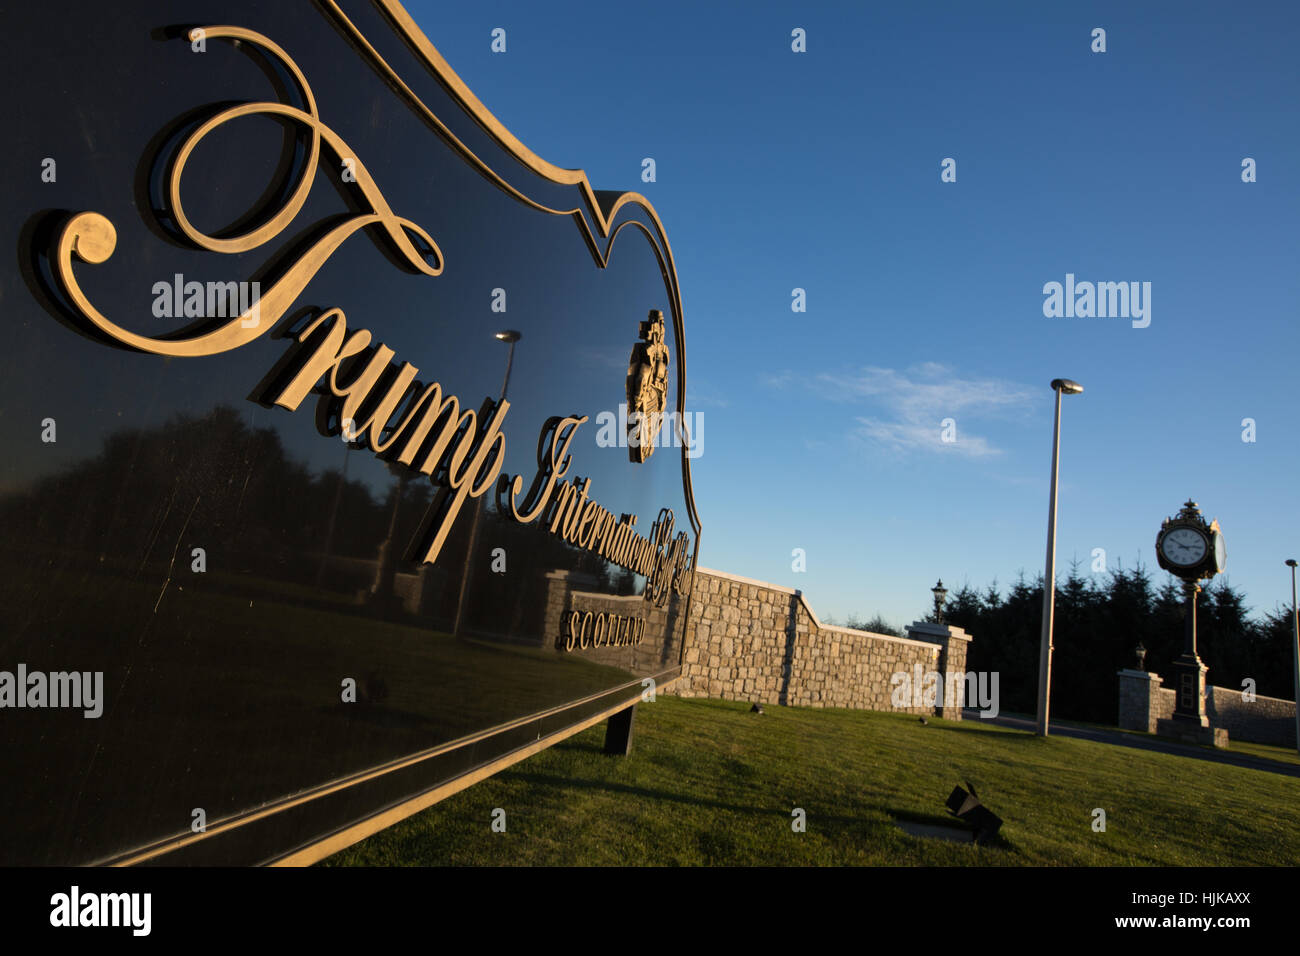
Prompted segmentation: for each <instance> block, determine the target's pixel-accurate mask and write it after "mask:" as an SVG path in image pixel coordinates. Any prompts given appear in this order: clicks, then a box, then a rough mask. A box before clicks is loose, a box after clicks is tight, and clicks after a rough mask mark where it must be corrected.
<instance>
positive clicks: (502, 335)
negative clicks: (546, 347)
mask: <svg viewBox="0 0 1300 956" xmlns="http://www.w3.org/2000/svg"><path fill="white" fill-rule="evenodd" d="M492 337H493V338H495V339H497V340H498V341H501V342H508V343H509V344H510V354H509V355H507V356H506V377H505V379H504V380H503V381H502V382H501V397H500V398H499V399H497V404H498V405H500V404H501V403H502V402H504V401H505V400H506V392H507V391H508V390H509V388H510V369H511V367H512V366H513V365H514V364H515V343H516V342H518V341H519V340H520V339H521V338H523V333H522V332H517V331H515V330H514V329H503V330H502V331H500V332H496V333H494V334H493V336H492ZM482 511H483V499H482V498H475V499H474V517H473V518H472V519H471V521H470V526H469V544H468V545H466V547H465V562H464V566H463V568H462V570H461V574H460V594H458V595H457V597H456V619H455V620H454V621H453V622H452V625H451V633H452V634H454V635H455V636H456V637H460V629H461V624H462V623H463V622H464V619H465V594H466V592H467V591H468V589H469V576H470V570H471V568H470V559H471V558H472V557H473V556H474V546H475V545H476V544H478V524H479V517H480V515H481V513H482Z"/></svg>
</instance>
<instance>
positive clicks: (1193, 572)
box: [1156, 499, 1228, 582]
mask: <svg viewBox="0 0 1300 956" xmlns="http://www.w3.org/2000/svg"><path fill="white" fill-rule="evenodd" d="M1227 557H1228V554H1227V550H1226V549H1225V547H1224V544H1223V533H1222V532H1221V531H1220V530H1219V522H1218V521H1217V520H1215V521H1212V522H1210V523H1208V524H1207V523H1206V521H1205V519H1204V518H1203V517H1201V511H1200V509H1199V508H1198V507H1197V506H1196V502H1195V501H1192V500H1190V499H1189V500H1188V501H1187V503H1186V504H1184V505H1183V510H1182V511H1180V512H1178V514H1176V515H1175V516H1174V517H1172V518H1166V519H1165V520H1164V523H1163V524H1162V525H1161V526H1160V533H1159V534H1158V535H1156V560H1157V561H1158V562H1159V564H1160V567H1162V568H1164V569H1165V570H1166V571H1168V572H1170V573H1171V574H1175V575H1177V576H1178V577H1180V578H1182V579H1183V580H1184V581H1190V582H1195V581H1200V580H1203V579H1205V578H1212V577H1214V576H1215V575H1216V574H1220V573H1222V571H1223V568H1224V565H1225V563H1226V562H1227Z"/></svg>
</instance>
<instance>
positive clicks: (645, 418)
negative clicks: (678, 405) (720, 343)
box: [627, 309, 668, 464]
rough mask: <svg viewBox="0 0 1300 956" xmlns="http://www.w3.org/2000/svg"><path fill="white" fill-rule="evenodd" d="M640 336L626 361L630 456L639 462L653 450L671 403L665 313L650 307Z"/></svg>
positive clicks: (642, 324) (641, 326)
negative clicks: (669, 398) (669, 401)
mask: <svg viewBox="0 0 1300 956" xmlns="http://www.w3.org/2000/svg"><path fill="white" fill-rule="evenodd" d="M640 335H641V339H640V341H638V342H637V343H636V345H634V346H632V357H631V358H630V359H629V360H628V365H627V408H628V416H627V419H628V421H627V445H628V449H627V450H628V457H629V458H630V459H631V460H632V461H633V462H634V463H636V464H640V463H641V462H643V461H645V460H646V459H647V458H649V457H650V456H651V455H652V454H654V450H655V442H656V440H657V439H658V437H659V430H660V429H661V428H662V427H663V423H664V409H665V408H666V407H667V405H668V346H666V345H665V344H664V314H663V313H662V312H660V311H659V310H658V309H652V310H651V311H650V318H649V319H647V320H646V321H645V322H642V323H641V325H640Z"/></svg>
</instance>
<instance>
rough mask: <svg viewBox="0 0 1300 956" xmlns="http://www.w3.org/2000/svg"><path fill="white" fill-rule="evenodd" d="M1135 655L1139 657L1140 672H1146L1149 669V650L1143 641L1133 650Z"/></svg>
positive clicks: (1138, 667) (1138, 666)
mask: <svg viewBox="0 0 1300 956" xmlns="http://www.w3.org/2000/svg"><path fill="white" fill-rule="evenodd" d="M1133 653H1134V654H1136V655H1137V661H1138V663H1137V669H1138V670H1140V671H1144V670H1146V669H1147V649H1146V646H1145V645H1143V643H1142V642H1141V641H1138V646H1137V647H1135V648H1133Z"/></svg>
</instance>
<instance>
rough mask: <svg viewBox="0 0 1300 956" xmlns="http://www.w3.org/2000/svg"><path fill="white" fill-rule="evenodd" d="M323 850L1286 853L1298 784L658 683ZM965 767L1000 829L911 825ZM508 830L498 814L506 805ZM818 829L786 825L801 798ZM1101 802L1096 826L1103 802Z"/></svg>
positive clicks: (1169, 858) (630, 855)
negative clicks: (622, 706)
mask: <svg viewBox="0 0 1300 956" xmlns="http://www.w3.org/2000/svg"><path fill="white" fill-rule="evenodd" d="M638 710H639V712H638V714H637V732H636V740H635V748H634V752H633V754H632V756H630V757H626V758H617V757H608V756H605V755H604V754H602V753H601V745H602V743H603V739H604V733H605V728H604V725H603V724H601V725H597V726H596V727H593V728H591V729H589V730H586V731H584V732H583V733H581V734H578V735H576V736H575V737H572V738H570V739H569V740H567V741H565V742H564V743H562V744H560V745H558V746H556V747H553V748H551V749H550V750H547V751H545V752H543V753H541V754H538V755H536V756H534V757H532V758H530V759H528V760H526V761H524V762H522V763H519V764H516V765H515V766H514V767H512V768H510V769H509V770H506V771H504V772H502V773H500V774H498V775H497V776H495V777H493V778H491V779H489V780H486V781H484V782H483V783H480V784H478V785H477V786H474V787H471V788H470V789H468V790H466V791H464V792H462V793H459V794H457V795H455V796H454V797H451V798H449V799H447V800H444V801H443V802H442V803H439V804H438V805H436V806H434V807H431V808H430V809H429V810H426V811H424V812H423V813H420V814H417V815H416V816H413V817H411V818H409V819H407V820H405V821H403V822H402V823H400V824H398V825H396V826H394V827H391V828H389V829H388V830H386V831H384V832H382V833H379V834H377V835H375V836H373V837H371V838H370V839H368V840H365V841H363V842H361V843H359V844H357V845H355V846H353V847H350V848H348V849H347V850H344V851H343V852H341V853H338V854H336V855H334V856H333V857H330V858H329V859H328V860H325V861H323V864H322V865H472V866H476V865H487V866H498V865H514V864H522V865H632V866H642V865H652V864H670V865H672V864H677V865H728V864H731V865H767V864H791V865H807V864H813V865H843V864H849V865H869V866H898V865H904V866H910V865H940V866H942V865H971V864H977V865H1005V866H1024V865H1031V866H1041V865H1065V866H1152V865H1155V866H1222V865H1252V864H1265V865H1275V866H1292V865H1294V864H1295V862H1296V860H1297V859H1300V811H1298V810H1297V805H1300V780H1297V779H1296V778H1293V777H1286V776H1281V775H1278V774H1271V773H1264V772H1262V771H1256V770H1246V769H1242V768H1238V767H1233V766H1227V765H1221V764H1214V763H1209V762H1206V761H1200V760H1193V759H1190V758H1187V757H1175V756H1169V755H1165V754H1156V753H1146V752H1142V751H1138V750H1132V749H1129V748H1124V747H1115V746H1111V745H1107V744H1098V743H1092V742H1090V741H1085V740H1072V739H1069V738H1065V737H1049V738H1046V739H1043V738H1039V737H1036V736H1034V735H1032V734H1028V733H1025V732H1023V731H1019V730H1012V729H1009V728H1003V727H995V726H990V725H988V724H981V723H980V722H979V721H944V720H937V719H934V718H931V719H930V722H929V724H928V725H925V726H923V725H922V724H921V723H920V722H919V721H918V720H917V718H916V717H913V716H908V715H902V714H884V713H875V712H872V711H862V710H813V709H809V708H787V707H777V706H770V707H768V708H767V713H766V714H763V715H761V716H760V715H757V714H750V713H748V710H749V705H748V704H747V703H737V702H733V701H718V700H698V699H690V700H683V699H679V698H676V697H666V696H661V697H660V698H659V699H658V700H657V701H656V702H655V703H653V704H641V705H640V707H639V709H638ZM966 780H969V781H970V782H971V783H972V784H973V785H974V786H975V788H976V789H977V790H978V791H979V794H980V796H981V798H982V799H983V800H984V801H985V803H986V804H987V805H988V806H989V807H990V808H991V809H992V810H993V811H994V812H995V813H997V814H998V815H999V816H1001V817H1002V819H1003V820H1004V821H1005V822H1004V824H1003V827H1002V838H1003V839H1002V841H1001V843H1000V845H996V846H989V847H976V846H971V845H966V844H957V843H951V842H946V841H941V840H928V839H921V838H917V837H911V836H908V835H907V834H905V833H904V832H903V831H902V830H901V829H899V828H898V827H897V826H895V825H894V822H893V821H894V820H895V819H898V818H902V819H910V820H918V821H922V822H935V823H941V822H944V821H945V820H947V819H948V817H947V815H946V811H945V809H944V801H945V799H946V798H947V796H948V794H949V793H950V792H951V791H952V788H953V787H954V786H955V785H958V784H962V783H963V781H966ZM498 807H499V808H501V809H503V810H505V813H506V832H505V833H494V832H493V831H492V828H491V821H492V812H493V810H494V808H498ZM796 807H799V808H802V809H803V810H805V811H806V813H807V831H806V832H804V833H795V832H793V831H792V829H791V820H792V817H791V811H792V810H793V809H794V808H796ZM1098 807H1100V808H1102V809H1104V810H1105V811H1106V831H1105V832H1104V833H1099V832H1094V830H1093V828H1092V824H1093V810H1094V808H1098Z"/></svg>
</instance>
